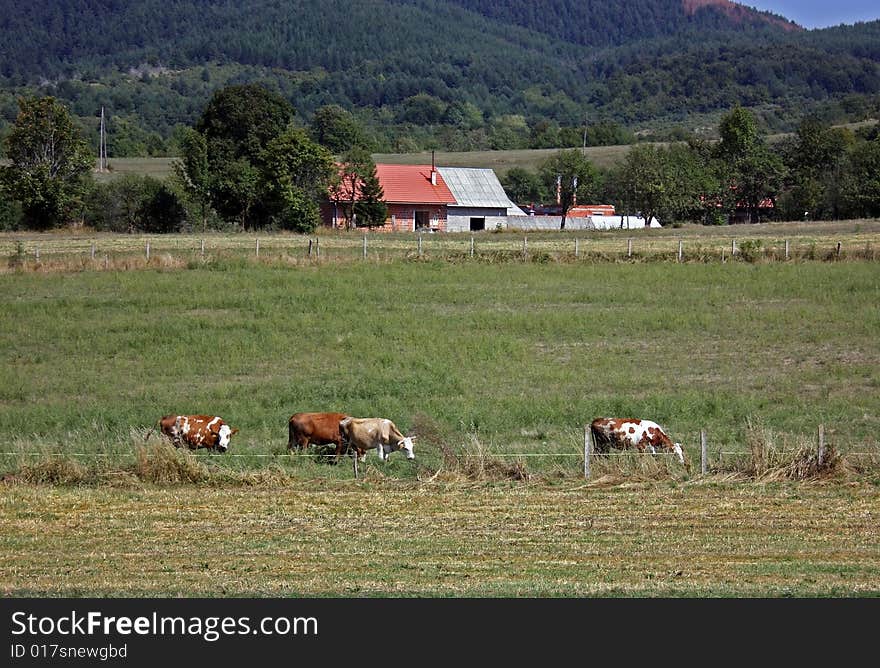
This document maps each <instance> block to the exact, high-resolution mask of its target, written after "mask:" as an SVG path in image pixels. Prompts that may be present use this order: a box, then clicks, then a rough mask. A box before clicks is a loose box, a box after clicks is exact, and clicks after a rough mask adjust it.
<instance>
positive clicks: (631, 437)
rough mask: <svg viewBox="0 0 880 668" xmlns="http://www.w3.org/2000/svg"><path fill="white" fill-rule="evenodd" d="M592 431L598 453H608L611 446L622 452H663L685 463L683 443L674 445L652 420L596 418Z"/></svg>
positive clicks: (591, 427)
mask: <svg viewBox="0 0 880 668" xmlns="http://www.w3.org/2000/svg"><path fill="white" fill-rule="evenodd" d="M590 431H591V432H592V433H593V441H594V442H595V443H596V451H597V452H608V448H609V446H612V447H615V448H619V449H620V450H626V449H627V448H637V449H638V450H639V451H640V452H645V451H646V450H647V451H648V452H650V453H652V454H653V453H655V452H656V451H657V450H661V451H666V452H670V453H674V454H676V455H678V458H679V459H680V460H681V463H682V464H684V463H685V461H684V451H683V450H682V449H681V443H673V442H672V439H671V438H669V436H667V435H666V432H664V431H663V428H662V427H661V426H660V425H658V424H657V423H656V422H652V421H651V420H639V419H632V420H628V419H620V418H596V419H595V420H593V421H592V422H591V423H590Z"/></svg>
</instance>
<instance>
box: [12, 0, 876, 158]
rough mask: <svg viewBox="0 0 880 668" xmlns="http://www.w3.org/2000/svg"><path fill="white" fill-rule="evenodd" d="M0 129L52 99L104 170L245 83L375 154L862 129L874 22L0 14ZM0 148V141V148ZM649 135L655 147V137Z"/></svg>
mask: <svg viewBox="0 0 880 668" xmlns="http://www.w3.org/2000/svg"><path fill="white" fill-rule="evenodd" d="M0 34H2V35H3V37H4V48H3V50H2V52H0V125H2V124H8V123H10V122H11V121H12V120H14V117H15V114H16V112H17V104H16V101H15V98H16V96H18V95H21V94H45V95H53V96H55V97H57V98H58V99H60V100H62V101H64V102H65V103H66V104H69V105H70V107H71V109H72V111H73V112H74V114H76V115H77V116H79V117H80V119H82V120H83V121H84V123H85V124H86V125H87V127H88V130H89V131H90V132H91V133H93V134H94V133H96V132H97V117H98V114H99V112H100V108H101V107H105V108H106V110H107V114H108V116H109V119H110V130H111V135H110V136H111V139H110V141H111V147H110V149H111V154H112V155H117V156H120V155H161V154H166V153H169V152H171V153H173V152H174V151H175V149H176V143H175V141H176V137H177V134H179V128H180V127H182V126H186V125H191V124H192V123H193V122H194V120H195V119H196V117H197V116H198V113H199V111H200V110H201V109H202V108H203V107H204V105H205V103H206V102H207V100H208V99H209V97H210V95H211V93H212V92H213V91H214V90H217V89H218V88H220V87H222V86H225V85H229V84H236V83H243V82H254V81H257V82H262V83H264V84H265V85H266V86H267V87H269V88H271V89H272V90H275V91H277V92H279V93H280V94H281V95H282V96H284V97H285V98H286V99H288V100H289V101H290V102H291V103H292V104H293V105H294V107H295V108H296V110H297V114H298V116H297V120H298V122H300V123H302V124H307V123H309V122H310V120H311V118H312V115H313V114H314V113H315V111H316V110H318V109H321V108H325V107H327V106H328V105H339V106H340V107H342V108H343V109H346V110H348V111H349V112H352V113H353V114H354V116H353V119H354V120H355V122H356V123H358V124H359V125H360V126H361V127H362V128H363V132H364V134H365V136H366V137H367V138H368V140H369V141H370V142H371V143H372V146H373V148H374V149H376V150H380V151H405V150H415V149H423V148H432V147H436V148H444V149H449V150H466V149H491V148H521V147H522V148H525V147H533V148H544V147H553V146H561V145H568V146H571V145H578V144H579V143H580V142H581V141H582V139H583V133H584V123H585V119H586V122H587V124H588V126H589V127H588V132H587V139H588V143H591V144H596V143H619V142H622V141H631V140H633V138H634V134H633V133H634V132H636V131H645V132H647V131H653V133H654V137H655V138H664V137H665V136H677V135H681V134H682V133H687V132H691V131H693V130H695V129H697V128H699V127H701V126H706V127H713V126H714V125H715V122H716V121H717V118H718V116H719V115H720V114H721V113H723V112H724V111H725V110H727V109H729V108H730V107H731V106H732V105H734V104H736V103H742V104H744V105H746V106H748V107H751V108H752V109H754V110H755V111H756V113H757V115H758V117H759V119H760V120H761V122H762V123H764V124H765V126H766V127H767V128H768V129H772V130H788V129H792V128H794V127H795V126H796V124H797V123H798V122H799V121H800V119H801V118H802V117H803V115H804V114H806V113H817V114H819V115H820V116H822V117H824V118H825V119H827V120H834V121H842V120H859V119H860V118H862V117H864V116H868V115H872V114H875V113H876V111H877V106H878V99H880V22H874V23H870V24H862V25H859V26H855V27H849V28H838V29H831V30H822V31H803V30H800V29H798V28H797V26H794V25H793V24H791V23H790V22H787V21H786V20H784V19H782V18H781V17H775V16H773V15H770V14H766V13H761V12H757V11H754V10H751V9H746V8H743V7H742V6H739V5H735V4H732V3H727V2H723V1H720V2H719V1H713V2H707V1H706V0H634V1H633V0H602V1H599V0H579V1H578V0H543V1H541V2H535V1H531V0H510V1H508V2H495V1H492V0H444V1H429V0H360V1H358V2H351V1H349V2H341V1H339V0H300V1H298V2H293V1H283V0H252V1H251V2H234V1H229V0H227V1H219V0H179V1H177V2H171V3H169V2H165V1H164V0H163V1H160V0H142V1H141V2H138V3H129V2H121V1H114V0H67V1H65V2H64V3H32V2H30V1H26V0H6V2H4V12H3V15H2V16H0ZM3 131H4V128H3V127H2V126H0V132H3ZM664 133H665V134H664Z"/></svg>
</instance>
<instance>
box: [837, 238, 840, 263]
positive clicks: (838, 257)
mask: <svg viewBox="0 0 880 668" xmlns="http://www.w3.org/2000/svg"><path fill="white" fill-rule="evenodd" d="M837 259H838V260H839V259H840V242H839V241H838V242H837Z"/></svg>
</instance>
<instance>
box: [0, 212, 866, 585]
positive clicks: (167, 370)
mask: <svg viewBox="0 0 880 668" xmlns="http://www.w3.org/2000/svg"><path fill="white" fill-rule="evenodd" d="M849 229H850V232H851V233H852V234H863V233H865V230H867V231H868V232H869V233H870V232H871V229H872V228H871V227H870V224H869V223H863V224H862V225H861V227H860V228H859V231H856V230H855V229H854V228H849ZM838 233H840V231H839V230H838V229H835V230H834V235H837V234H838ZM834 235H832V236H834ZM47 236H50V235H47ZM487 236H489V235H487ZM827 236H828V235H826V236H825V237H823V238H826V240H827ZM53 238H54V237H53ZM845 238H846V237H845ZM119 239H120V243H121V242H122V241H123V240H125V239H127V238H119ZM358 239H359V237H354V238H353V239H352V245H355V242H356V241H357V240H358ZM557 239H559V238H558V237H557ZM68 241H69V240H68ZM548 243H549V242H548ZM862 243H866V242H865V240H864V239H860V240H859V242H858V244H859V245H861V244H862ZM530 247H531V242H530ZM132 266H133V267H136V268H139V269H140V270H138V271H123V270H121V269H122V268H123V266H122V265H115V264H114V265H111V266H110V267H108V268H107V269H106V270H104V269H102V268H100V267H97V268H96V267H90V266H81V267H79V268H78V269H77V270H76V271H70V270H63V271H60V270H54V271H40V270H35V269H38V268H37V267H25V268H21V267H19V268H17V269H14V270H10V271H7V272H6V273H4V274H2V275H0V305H2V308H0V349H2V351H3V356H4V364H3V365H0V425H2V428H3V429H2V431H3V434H4V443H3V446H2V450H3V454H0V472H2V473H5V474H6V476H5V479H4V482H3V483H0V527H2V529H0V557H2V558H0V591H3V592H4V593H5V594H7V595H25V594H31V593H38V594H48V595H85V594H88V595H92V594H95V595H125V594H143V595H175V594H182V595H189V594H204V595H218V596H220V595H233V594H254V595H264V594H265V595H320V596H324V595H328V596H351V595H439V596H450V595H454V596H458V595H500V596H521V595H536V596H545V595H546V596H551V595H561V596H570V595H579V596H582V595H614V596H621V595H636V596H641V595H703V594H708V595H772V596H777V595H779V596H782V595H807V596H814V595H817V596H818V595H838V596H839V595H845V596H846V595H860V594H871V595H876V594H877V593H880V559H878V557H880V550H878V547H880V538H878V535H877V532H876V527H877V526H878V525H880V524H878V520H880V503H878V490H880V488H878V482H880V478H878V476H877V473H876V470H877V469H876V468H871V467H868V466H865V467H862V468H858V467H856V468H853V466H851V465H850V466H849V467H848V468H847V467H844V469H842V470H841V471H839V472H838V473H839V475H835V476H832V477H830V478H823V479H822V480H821V481H806V482H792V481H782V480H781V479H780V478H778V477H765V478H761V477H760V476H756V475H752V476H749V475H744V474H743V471H744V470H740V469H737V468H736V467H733V468H731V467H732V462H735V461H737V459H738V458H746V459H748V456H747V454H748V453H750V452H751V453H754V450H755V447H756V442H757V445H758V446H759V447H760V448H764V450H765V451H766V452H782V451H788V452H792V451H795V450H797V449H799V448H810V447H813V445H814V443H815V433H816V428H817V426H818V425H819V424H824V425H825V428H826V439H827V441H828V444H829V446H830V447H831V448H833V449H834V452H835V453H838V454H841V455H843V456H845V457H846V456H850V455H851V456H852V459H850V460H848V461H849V462H856V461H862V460H859V459H858V457H862V458H863V459H864V460H866V461H868V462H874V463H875V464H876V460H877V447H878V438H877V433H878V426H880V391H878V388H880V336H878V334H880V268H878V264H877V263H876V261H871V260H865V259H861V258H850V259H848V260H846V259H844V261H836V260H835V261H820V260H819V259H817V260H809V259H803V258H800V259H796V260H793V261H789V262H783V261H760V260H758V261H754V262H744V261H727V262H725V263H721V262H702V261H691V262H684V263H681V264H679V263H677V262H675V261H674V260H670V261H661V262H654V261H647V260H646V259H643V261H641V260H639V259H638V258H636V259H633V260H632V261H614V262H608V261H588V260H587V259H586V258H582V259H579V260H575V259H570V258H569V259H566V260H560V259H558V258H552V259H550V260H548V261H528V262H523V261H518V260H514V259H511V258H498V257H495V258H489V257H483V258H479V257H478V258H475V259H473V260H470V259H468V258H466V257H465V258H459V259H458V260H455V261H450V259H449V257H445V258H439V257H438V258H433V259H432V258H431V257H430V256H428V257H423V258H422V260H421V261H419V260H418V259H417V257H412V256H411V255H410V256H409V260H403V259H399V260H395V261H368V262H363V261H359V262H355V261H351V262H330V261H326V262H313V263H298V262H290V261H285V260H284V259H283V257H282V255H281V254H280V253H279V254H277V255H275V256H272V255H271V254H270V255H269V256H266V257H263V258H262V259H261V261H254V260H252V259H251V260H248V259H244V258H240V257H227V256H224V255H223V254H218V253H211V252H209V253H208V254H207V256H206V257H205V258H200V257H198V258H195V259H192V258H191V259H190V260H187V261H185V262H182V263H176V262H163V261H161V260H160V259H159V257H158V256H156V257H154V258H153V260H151V264H149V265H148V266H144V265H138V264H136V263H134V264H132ZM93 269H99V270H93ZM303 410H340V411H344V412H349V413H351V414H354V415H381V416H385V417H389V418H391V419H393V420H394V421H395V422H396V423H397V424H398V426H399V427H401V429H402V430H404V431H406V432H409V433H414V434H415V435H416V437H417V440H416V455H417V460H416V463H415V464H410V463H409V462H406V461H404V460H402V459H401V458H392V461H391V462H390V463H389V464H388V466H386V467H380V466H379V464H378V462H377V460H376V459H375V458H374V457H371V458H369V459H368V465H367V469H366V473H365V477H364V478H362V479H361V480H358V481H355V480H354V479H353V477H352V471H351V467H350V465H348V464H346V465H344V466H337V467H334V466H329V465H327V464H325V463H323V462H322V461H321V460H320V458H311V457H288V456H286V454H285V445H286V441H287V429H286V423H287V418H288V417H289V416H290V415H291V414H292V413H294V412H297V411H303ZM171 412H191V413H195V412H209V413H217V414H220V415H223V416H224V417H225V418H226V420H227V421H228V422H230V423H231V424H233V425H235V426H237V427H239V429H240V430H241V432H240V433H239V434H237V435H236V436H235V437H234V439H233V442H232V448H231V450H230V452H229V453H228V454H227V455H224V456H222V457H221V456H213V457H212V456H209V455H205V454H203V453H199V454H198V455H197V456H195V457H193V456H187V457H184V458H183V459H184V460H185V461H182V464H181V462H177V463H176V464H174V466H171V469H174V467H175V466H178V468H180V467H181V466H182V467H183V468H187V467H189V468H190V469H192V470H193V471H195V474H194V475H193V476H192V477H191V478H189V480H191V481H190V482H179V480H180V477H179V476H178V477H176V478H175V477H174V475H170V474H169V475H168V476H165V477H163V475H164V474H162V472H161V471H159V473H156V471H157V470H158V468H161V465H164V464H162V462H161V461H159V463H158V465H157V464H156V462H155V461H154V462H153V463H152V464H151V463H150V462H151V461H152V460H151V459H150V458H151V457H152V456H153V455H152V454H151V453H153V452H159V450H156V448H158V447H159V443H158V440H157V439H156V438H155V437H152V438H151V439H150V441H149V442H147V443H146V445H145V442H144V435H145V434H146V432H147V430H148V429H149V428H150V426H151V425H152V424H153V423H154V422H155V420H156V419H157V418H158V417H160V416H161V415H164V414H167V413H171ZM600 415H617V416H640V417H650V418H652V419H655V420H657V421H658V422H660V423H661V424H664V425H665V426H666V427H667V428H668V430H669V431H670V433H671V434H672V435H673V437H675V438H676V440H680V441H681V442H682V443H683V444H684V445H685V448H686V451H687V452H688V455H689V457H690V459H691V461H692V462H696V463H697V470H694V469H693V468H692V469H691V470H690V471H688V470H685V469H684V468H683V467H681V466H679V465H677V464H675V462H673V461H671V460H670V461H665V460H664V461H663V462H662V463H654V462H653V460H649V463H645V462H644V461H643V460H639V461H636V462H629V463H628V464H626V465H624V464H620V465H618V464H617V463H614V464H606V463H602V464H601V465H600V466H599V467H598V469H597V470H596V472H595V475H594V479H593V481H592V482H591V483H587V482H586V481H584V480H583V478H582V474H581V471H582V464H583V462H582V459H581V455H580V453H581V448H582V435H583V431H582V430H583V425H584V424H585V423H587V422H589V421H590V420H591V419H592V418H594V417H596V416H600ZM701 429H705V430H706V431H707V433H708V435H709V443H710V460H711V465H710V474H709V475H708V476H706V477H703V476H700V475H699V470H698V462H699V431H700V430H701ZM721 453H724V454H723V456H722V455H721ZM232 455H237V456H232ZM749 456H752V458H753V459H754V457H753V455H749ZM160 459H161V458H160ZM166 464H167V462H166ZM151 467H152V468H151ZM145 469H150V470H151V471H152V472H153V473H152V474H150V475H145V474H144V471H145ZM174 472H175V471H174V470H171V473H172V474H174ZM362 473H363V472H362ZM746 473H747V472H746ZM175 475H176V474H175ZM41 481H42V482H41ZM331 565H332V566H331Z"/></svg>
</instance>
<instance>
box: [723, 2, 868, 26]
mask: <svg viewBox="0 0 880 668" xmlns="http://www.w3.org/2000/svg"><path fill="white" fill-rule="evenodd" d="M739 2H740V4H743V5H749V6H750V7H757V8H758V9H764V10H767V11H770V12H773V13H774V14H781V15H782V16H784V17H785V18H787V19H791V20H792V21H794V22H795V23H799V24H800V25H802V26H804V27H805V28H825V27H828V26H836V25H839V24H841V23H855V22H856V21H874V20H876V19H880V2H878V1H877V0H739Z"/></svg>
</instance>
